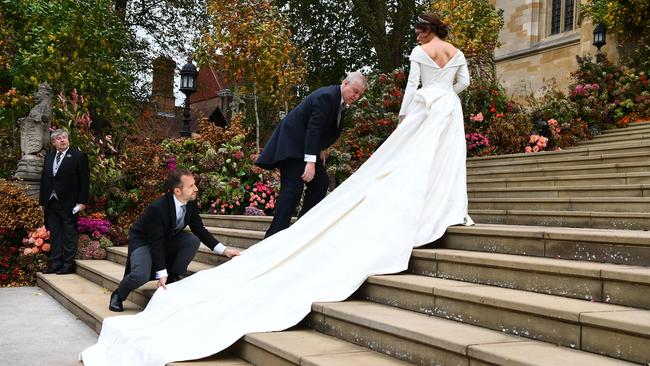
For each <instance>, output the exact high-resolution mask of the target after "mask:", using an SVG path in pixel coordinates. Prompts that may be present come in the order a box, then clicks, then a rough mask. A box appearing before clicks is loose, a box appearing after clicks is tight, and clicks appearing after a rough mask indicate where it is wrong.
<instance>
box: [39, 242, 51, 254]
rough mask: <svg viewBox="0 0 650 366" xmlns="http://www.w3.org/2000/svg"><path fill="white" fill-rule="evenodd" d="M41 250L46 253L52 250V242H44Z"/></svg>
mask: <svg viewBox="0 0 650 366" xmlns="http://www.w3.org/2000/svg"><path fill="white" fill-rule="evenodd" d="M41 250H42V251H44V252H45V253H48V252H49V251H50V244H48V243H45V244H43V246H42V247H41Z"/></svg>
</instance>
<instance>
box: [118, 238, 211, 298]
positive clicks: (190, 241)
mask: <svg viewBox="0 0 650 366" xmlns="http://www.w3.org/2000/svg"><path fill="white" fill-rule="evenodd" d="M129 240H139V239H135V238H132V237H131V238H129ZM142 244H143V245H141V246H138V247H137V248H136V249H135V250H133V252H132V253H131V252H130V253H129V273H128V274H126V275H125V276H124V278H122V281H121V282H120V285H119V286H118V287H117V293H118V294H119V295H120V299H122V300H124V299H126V298H127V297H128V296H129V293H130V292H131V291H133V290H135V289H136V288H138V287H140V286H142V285H144V284H145V283H147V282H149V281H150V280H153V279H155V273H152V271H151V265H152V261H151V245H148V244H147V243H142ZM200 244H201V241H200V240H199V238H197V237H196V236H195V235H194V234H192V233H188V232H185V231H181V232H179V233H178V234H176V235H175V236H174V237H173V238H172V239H171V241H169V242H168V243H167V245H166V246H165V250H166V251H165V263H166V266H167V268H166V269H167V275H168V280H169V279H170V278H174V277H175V276H178V275H184V274H185V272H187V267H188V266H189V264H190V262H191V261H192V258H194V255H195V254H196V251H197V250H198V249H199V245H200Z"/></svg>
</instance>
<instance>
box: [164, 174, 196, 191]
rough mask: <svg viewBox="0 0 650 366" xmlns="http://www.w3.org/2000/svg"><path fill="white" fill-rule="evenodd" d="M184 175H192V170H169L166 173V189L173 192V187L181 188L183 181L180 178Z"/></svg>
mask: <svg viewBox="0 0 650 366" xmlns="http://www.w3.org/2000/svg"><path fill="white" fill-rule="evenodd" d="M185 175H189V176H192V172H191V171H190V170H188V169H174V170H170V171H169V172H168V173H167V180H166V181H165V186H166V187H167V190H168V191H170V192H173V191H174V188H183V181H182V180H181V178H182V177H183V176H185Z"/></svg>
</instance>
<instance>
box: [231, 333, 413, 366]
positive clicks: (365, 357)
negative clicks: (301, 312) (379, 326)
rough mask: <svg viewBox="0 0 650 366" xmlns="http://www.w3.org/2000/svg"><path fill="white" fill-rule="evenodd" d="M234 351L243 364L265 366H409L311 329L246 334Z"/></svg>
mask: <svg viewBox="0 0 650 366" xmlns="http://www.w3.org/2000/svg"><path fill="white" fill-rule="evenodd" d="M233 348H234V352H236V354H238V355H239V356H240V357H241V358H243V359H244V360H246V361H248V362H250V363H252V364H254V365H262V366H266V365H274V366H276V365H277V366H280V365H301V366H406V365H410V364H409V363H407V362H403V361H400V360H397V359H395V358H392V357H388V356H386V355H383V354H380V353H377V352H374V351H371V350H370V349H368V348H363V347H360V346H357V345H354V344H352V343H350V342H346V341H342V340H340V339H337V338H335V337H332V336H328V335H325V334H322V333H318V332H316V331H313V330H309V329H299V330H288V331H282V332H269V333H252V334H247V335H245V336H244V338H243V340H242V341H239V342H238V343H236V344H235V346H234V347H233Z"/></svg>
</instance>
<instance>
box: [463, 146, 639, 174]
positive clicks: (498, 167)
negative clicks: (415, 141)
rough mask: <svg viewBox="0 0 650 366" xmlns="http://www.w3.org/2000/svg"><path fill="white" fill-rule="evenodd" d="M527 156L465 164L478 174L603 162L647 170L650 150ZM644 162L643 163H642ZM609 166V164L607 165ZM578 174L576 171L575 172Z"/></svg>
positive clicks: (590, 165)
mask: <svg viewBox="0 0 650 366" xmlns="http://www.w3.org/2000/svg"><path fill="white" fill-rule="evenodd" d="M528 155H529V156H530V155H533V156H530V157H527V158H516V159H512V160H502V161H494V162H484V163H481V164H473V165H468V166H467V175H478V174H480V173H486V172H499V171H517V170H519V171H521V170H523V171H528V172H529V173H531V172H538V171H540V170H546V169H549V168H557V169H558V170H562V169H565V170H566V169H573V170H577V169H587V168H594V165H596V166H597V165H604V164H617V165H621V166H623V167H627V166H626V165H623V164H629V165H630V166H639V165H641V166H645V167H646V169H645V170H633V171H637V172H638V171H645V172H647V171H649V169H648V168H647V166H648V158H650V152H647V151H638V152H636V151H635V152H626V153H617V154H598V155H592V156H575V157H571V156H553V155H546V156H545V157H544V156H541V157H537V156H535V155H534V154H528ZM644 163H645V164H644ZM609 167H611V166H609ZM577 174H578V173H577Z"/></svg>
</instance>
